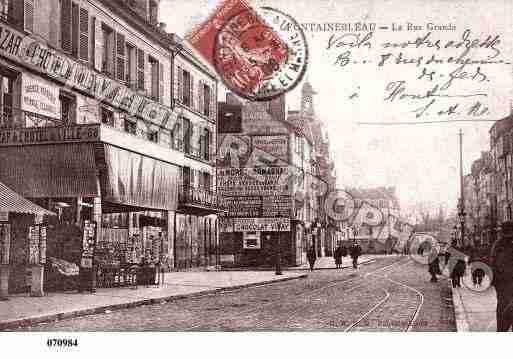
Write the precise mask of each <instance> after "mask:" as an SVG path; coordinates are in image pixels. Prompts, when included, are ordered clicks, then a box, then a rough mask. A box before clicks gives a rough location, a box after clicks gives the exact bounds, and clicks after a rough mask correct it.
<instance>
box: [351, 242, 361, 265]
mask: <svg viewBox="0 0 513 359" xmlns="http://www.w3.org/2000/svg"><path fill="white" fill-rule="evenodd" d="M349 254H350V255H351V258H352V259H353V268H354V269H358V257H359V256H360V255H361V254H362V247H361V246H360V245H359V244H358V243H357V242H356V241H355V242H354V243H353V244H352V245H351V248H350V249H349Z"/></svg>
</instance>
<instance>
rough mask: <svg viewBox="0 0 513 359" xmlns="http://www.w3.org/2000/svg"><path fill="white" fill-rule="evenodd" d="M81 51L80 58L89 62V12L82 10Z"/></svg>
mask: <svg viewBox="0 0 513 359" xmlns="http://www.w3.org/2000/svg"><path fill="white" fill-rule="evenodd" d="M79 20H80V26H79V28H80V50H79V58H80V59H81V60H84V61H89V11H87V10H86V9H84V8H81V9H80V18H79Z"/></svg>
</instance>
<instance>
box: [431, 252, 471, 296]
mask: <svg viewBox="0 0 513 359" xmlns="http://www.w3.org/2000/svg"><path fill="white" fill-rule="evenodd" d="M450 258H451V252H450V251H449V250H446V251H445V252H440V253H439V252H437V251H431V254H430V256H429V257H428V261H429V266H428V272H429V274H430V275H431V280H430V281H431V282H434V283H436V282H438V277H437V275H442V270H441V267H442V266H443V267H444V268H447V270H448V272H449V274H450V277H451V283H452V286H453V288H456V287H461V280H462V278H463V276H464V275H465V271H466V266H467V265H466V262H465V258H464V257H463V256H461V257H458V258H453V260H452V261H451V260H450ZM442 263H443V265H442Z"/></svg>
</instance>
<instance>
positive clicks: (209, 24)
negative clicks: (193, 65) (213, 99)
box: [189, 1, 308, 101]
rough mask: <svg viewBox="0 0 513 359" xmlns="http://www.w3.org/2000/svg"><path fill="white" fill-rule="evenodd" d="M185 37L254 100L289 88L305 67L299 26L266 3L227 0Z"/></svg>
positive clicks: (229, 82) (232, 86)
mask: <svg viewBox="0 0 513 359" xmlns="http://www.w3.org/2000/svg"><path fill="white" fill-rule="evenodd" d="M238 10H240V11H239V12H237V11H238ZM207 30H208V31H207ZM214 34H215V37H213V36H214ZM189 41H190V42H191V44H192V45H193V46H194V47H195V48H196V49H197V50H198V51H199V52H200V53H201V54H202V55H203V56H204V57H205V58H206V59H207V60H208V61H209V62H210V63H211V64H212V65H213V66H214V68H215V69H216V71H217V74H218V75H219V76H220V77H221V79H222V81H223V83H224V85H226V87H227V88H229V89H230V90H231V91H232V92H234V93H236V94H237V95H239V96H241V97H243V98H246V99H249V100H253V101H268V100H271V99H273V98H275V97H278V96H280V95H282V94H284V93H286V92H288V91H290V90H292V89H293V88H294V87H295V86H296V85H297V84H298V83H299V82H300V80H301V79H302V77H303V75H304V74H305V72H306V68H307V63H308V45H307V42H306V38H305V35H304V33H303V30H302V28H301V27H300V26H299V25H298V23H297V22H296V20H294V19H293V18H292V17H291V16H290V15H287V14H286V13H284V12H282V11H280V10H276V9H274V8H271V7H262V8H259V9H258V10H257V11H256V10H254V9H252V8H250V7H249V6H247V5H246V4H245V3H244V2H242V1H241V2H237V3H234V2H233V1H226V2H225V3H224V4H223V5H222V6H220V7H219V8H218V9H217V10H216V12H215V14H213V15H212V16H211V17H210V18H209V19H207V21H205V22H204V23H203V24H202V25H201V26H199V27H197V28H196V29H195V31H193V32H192V33H191V35H190V36H189ZM212 45H213V46H212Z"/></svg>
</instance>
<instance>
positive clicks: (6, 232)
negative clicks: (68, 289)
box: [0, 182, 55, 300]
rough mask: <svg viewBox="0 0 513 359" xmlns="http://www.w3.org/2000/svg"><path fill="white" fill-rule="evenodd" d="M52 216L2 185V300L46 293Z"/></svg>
mask: <svg viewBox="0 0 513 359" xmlns="http://www.w3.org/2000/svg"><path fill="white" fill-rule="evenodd" d="M53 215H55V214H54V213H52V212H50V211H48V210H46V209H44V208H42V207H40V206H38V205H36V204H34V203H33V202H30V201H29V200H27V199H25V198H23V197H22V196H21V195H19V194H18V193H16V192H14V191H13V190H12V189H10V188H9V187H7V186H6V185H5V184H3V183H2V182H0V300H5V299H7V297H8V295H9V294H13V293H22V292H28V293H30V294H31V295H33V296H41V295H43V294H44V292H43V282H42V279H43V266H44V265H45V263H46V238H47V223H48V218H49V217H51V216H53Z"/></svg>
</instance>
